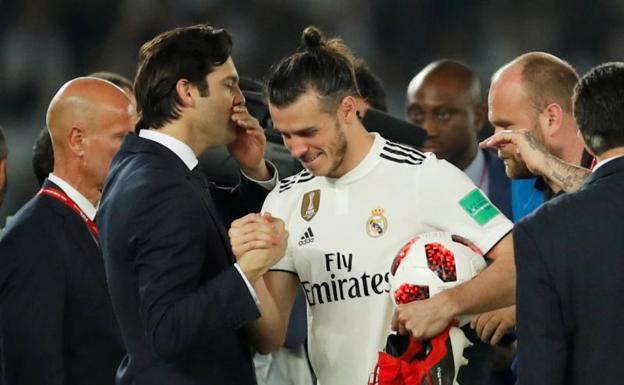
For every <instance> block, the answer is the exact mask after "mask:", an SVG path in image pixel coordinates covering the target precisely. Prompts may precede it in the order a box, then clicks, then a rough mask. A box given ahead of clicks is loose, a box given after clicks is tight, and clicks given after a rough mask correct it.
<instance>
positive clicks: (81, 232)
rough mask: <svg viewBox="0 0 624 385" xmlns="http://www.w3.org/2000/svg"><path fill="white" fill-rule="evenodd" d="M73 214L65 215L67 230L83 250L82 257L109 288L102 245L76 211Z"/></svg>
mask: <svg viewBox="0 0 624 385" xmlns="http://www.w3.org/2000/svg"><path fill="white" fill-rule="evenodd" d="M72 214H73V216H71V217H70V216H69V215H68V216H66V217H65V227H66V229H65V231H67V232H68V233H69V234H71V237H72V238H73V239H74V241H75V242H76V244H77V245H78V247H79V248H80V250H81V251H82V253H81V254H82V255H80V257H81V258H83V260H84V261H85V262H86V263H87V265H89V267H90V268H91V270H92V271H93V273H94V274H95V275H96V276H97V279H98V281H99V283H100V284H101V285H102V287H103V288H104V289H106V290H108V289H107V284H106V274H105V272H104V261H103V260H102V253H101V251H100V247H99V245H98V244H97V242H96V240H95V239H94V238H93V235H91V232H90V231H89V229H88V228H87V225H86V224H85V223H84V222H83V221H82V219H81V218H80V217H78V216H77V215H76V214H75V213H72Z"/></svg>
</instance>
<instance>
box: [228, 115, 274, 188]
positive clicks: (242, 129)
mask: <svg viewBox="0 0 624 385" xmlns="http://www.w3.org/2000/svg"><path fill="white" fill-rule="evenodd" d="M231 119H232V121H233V122H234V123H236V126H237V127H236V139H235V140H234V142H232V143H231V144H230V145H228V150H229V151H230V153H231V154H232V156H234V158H236V160H237V161H238V163H239V164H240V167H241V169H242V170H243V172H245V174H246V175H248V176H249V177H251V178H253V179H256V180H268V179H270V178H271V172H270V171H269V169H268V167H267V166H266V162H265V161H264V149H265V146H266V136H265V135H264V129H263V128H262V126H260V123H259V122H258V119H256V118H254V117H253V116H252V115H251V114H250V113H249V111H248V110H247V107H245V105H243V104H239V105H236V106H234V107H232V116H231Z"/></svg>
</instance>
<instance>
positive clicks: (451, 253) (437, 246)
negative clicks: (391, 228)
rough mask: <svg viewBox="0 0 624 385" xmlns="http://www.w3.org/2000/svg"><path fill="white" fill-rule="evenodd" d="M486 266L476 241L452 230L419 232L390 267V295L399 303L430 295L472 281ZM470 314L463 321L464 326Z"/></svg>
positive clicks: (461, 321) (402, 249)
mask: <svg viewBox="0 0 624 385" xmlns="http://www.w3.org/2000/svg"><path fill="white" fill-rule="evenodd" d="M485 266H486V262H485V259H484V258H483V254H482V253H481V251H480V250H479V248H478V247H476V246H475V245H474V244H473V243H472V242H470V241H469V240H467V239H466V238H463V237H461V236H459V235H456V234H451V233H449V232H428V233H423V234H420V235H417V236H416V237H414V238H412V239H411V240H410V241H409V242H407V243H406V244H405V245H404V246H403V247H402V248H401V249H400V250H399V252H398V253H397V255H396V257H395V258H394V261H393V262H392V266H391V268H390V294H391V295H392V297H393V299H394V302H395V303H396V304H397V305H398V304H403V303H408V302H411V301H418V300H423V299H427V298H430V297H432V296H434V295H436V294H438V293H439V292H441V291H444V290H446V289H449V288H451V287H453V286H456V285H459V284H460V283H462V282H465V281H468V280H469V279H471V278H472V277H474V276H475V275H477V274H478V273H479V272H480V271H481V270H483V269H484V268H485ZM469 320H470V318H469V317H462V319H460V320H459V322H460V326H462V325H464V324H466V323H467V322H468V321H469Z"/></svg>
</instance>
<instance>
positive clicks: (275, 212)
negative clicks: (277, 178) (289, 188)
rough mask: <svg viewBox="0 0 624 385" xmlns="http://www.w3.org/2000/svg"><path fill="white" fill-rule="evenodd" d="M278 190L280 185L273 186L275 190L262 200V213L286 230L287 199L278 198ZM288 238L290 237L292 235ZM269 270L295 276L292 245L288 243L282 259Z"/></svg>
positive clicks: (284, 197) (295, 269)
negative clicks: (269, 215)
mask: <svg viewBox="0 0 624 385" xmlns="http://www.w3.org/2000/svg"><path fill="white" fill-rule="evenodd" d="M279 190H280V185H279V183H278V185H277V186H275V188H274V189H273V190H272V191H271V192H270V193H269V195H268V196H267V197H266V199H265V200H264V204H263V205H262V213H269V214H271V215H272V216H273V217H276V218H279V219H281V220H283V221H284V222H285V224H286V230H288V213H287V210H286V205H285V201H286V200H287V199H286V198H287V197H286V196H280V195H279ZM290 236H292V234H291V235H290ZM270 270H273V271H287V272H290V273H294V274H297V268H296V266H295V261H294V258H293V253H292V245H291V243H290V241H289V242H288V246H287V247H286V253H285V254H284V258H282V259H280V260H279V261H278V262H277V263H276V264H275V265H273V267H271V269H270Z"/></svg>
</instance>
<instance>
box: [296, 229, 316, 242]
mask: <svg viewBox="0 0 624 385" xmlns="http://www.w3.org/2000/svg"><path fill="white" fill-rule="evenodd" d="M312 242H314V233H313V232H312V228H311V227H308V229H307V230H306V231H305V233H303V235H302V236H301V238H299V246H303V245H307V244H308V243H312Z"/></svg>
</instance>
